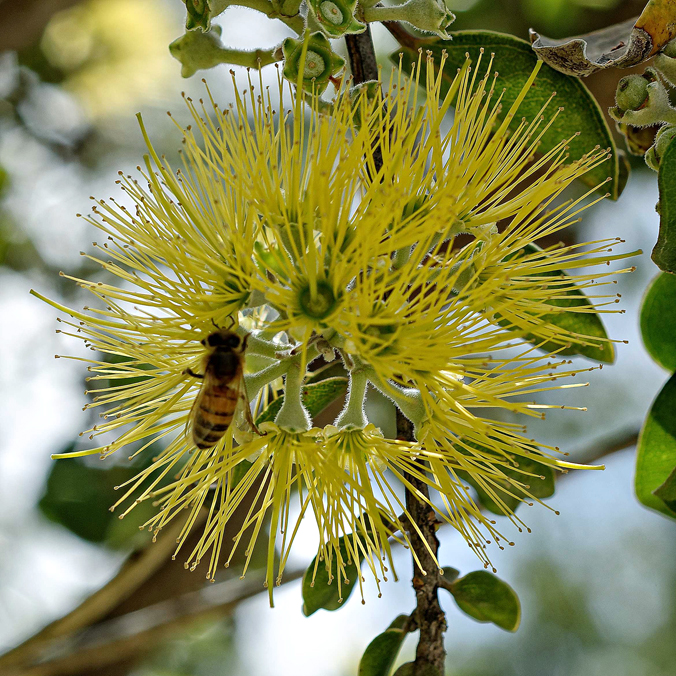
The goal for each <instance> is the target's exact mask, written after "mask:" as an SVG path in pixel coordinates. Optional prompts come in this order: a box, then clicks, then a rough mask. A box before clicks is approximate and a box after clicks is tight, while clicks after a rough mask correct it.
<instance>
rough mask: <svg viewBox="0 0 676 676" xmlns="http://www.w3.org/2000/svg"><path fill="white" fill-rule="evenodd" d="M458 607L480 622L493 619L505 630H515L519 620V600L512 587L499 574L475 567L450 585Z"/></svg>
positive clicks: (493, 621)
mask: <svg viewBox="0 0 676 676" xmlns="http://www.w3.org/2000/svg"><path fill="white" fill-rule="evenodd" d="M450 591H451V594H453V598H454V599H455V602H456V603H457V604H458V606H459V608H460V610H462V611H463V612H465V613H467V615H469V616H470V617H473V618H474V619H475V620H478V621H479V622H492V623H493V624H495V625H497V626H498V627H500V628H501V629H505V630H506V631H516V630H517V629H518V628H519V623H520V622H521V604H520V603H519V597H518V596H517V595H516V593H515V592H514V590H513V589H512V588H511V587H510V586H509V585H508V584H507V583H506V582H503V581H502V580H501V579H500V578H499V577H496V576H495V575H493V574H492V573H489V572H488V571H485V570H477V571H474V572H473V573H468V574H467V575H465V576H464V577H461V578H459V579H458V580H456V581H455V582H454V583H453V584H452V585H451V590H450Z"/></svg>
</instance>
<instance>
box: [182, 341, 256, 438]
mask: <svg viewBox="0 0 676 676" xmlns="http://www.w3.org/2000/svg"><path fill="white" fill-rule="evenodd" d="M248 337H249V336H248V334H247V335H246V336H244V338H240V337H239V336H238V335H237V334H236V333H234V332H233V331H230V330H228V329H219V330H218V331H214V333H212V334H210V335H209V336H207V337H206V338H205V339H203V340H202V341H200V342H201V343H202V345H204V346H205V347H207V348H208V349H209V351H208V353H207V355H206V356H205V358H204V374H199V373H194V372H193V371H192V370H191V369H189V368H188V369H186V370H185V371H184V373H185V374H187V375H189V376H192V377H193V378H199V379H201V380H202V387H201V388H200V391H199V394H198V395H197V398H196V399H195V403H194V404H193V407H192V410H191V411H190V417H189V420H190V424H191V427H192V439H193V441H194V442H195V446H197V448H211V447H212V446H215V445H216V444H217V443H218V442H219V441H220V439H221V437H222V436H223V435H224V434H225V433H226V431H227V429H228V427H230V423H231V422H232V420H233V418H234V417H235V415H236V414H237V413H238V412H240V411H241V412H242V413H243V414H244V417H245V420H246V422H247V423H248V426H249V427H250V428H251V429H253V430H254V431H255V432H256V433H257V434H260V432H259V431H258V429H257V428H256V425H255V424H254V422H253V418H252V417H251V409H250V408H249V399H248V397H247V395H246V389H245V387H244V352H245V350H246V341H247V338H248Z"/></svg>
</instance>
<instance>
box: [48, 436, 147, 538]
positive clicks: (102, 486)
mask: <svg viewBox="0 0 676 676" xmlns="http://www.w3.org/2000/svg"><path fill="white" fill-rule="evenodd" d="M73 449H74V444H71V445H70V446H68V447H67V448H65V449H64V450H63V451H62V452H63V453H68V452H70V451H72V450H73ZM138 471H139V466H138V465H134V466H130V465H126V466H122V465H117V466H114V467H110V468H103V467H97V466H95V465H92V464H91V461H89V462H88V461H86V460H84V459H82V458H73V459H72V460H59V461H58V462H55V463H54V464H53V465H52V470H51V472H50V473H49V477H48V479H47V485H46V487H45V492H44V494H43V496H42V498H41V499H40V502H39V503H38V507H39V509H40V511H41V512H42V513H43V514H44V515H45V516H46V517H47V518H48V519H50V520H51V521H54V522H55V523H58V524H61V525H62V526H64V527H65V528H67V529H68V530H70V531H71V532H72V533H75V535H78V536H79V537H81V538H83V539H84V540H88V541H89V542H96V543H101V544H103V543H105V544H106V545H108V546H110V547H123V548H125V547H129V546H130V545H132V544H133V541H134V540H136V539H139V538H140V537H143V538H144V539H147V534H146V535H142V534H141V533H140V531H139V529H138V527H139V526H140V525H141V524H142V523H143V522H144V521H146V519H147V518H149V517H150V516H151V515H152V514H153V513H154V511H155V510H154V508H153V507H152V505H151V504H150V501H147V502H144V503H141V504H139V505H137V506H136V507H135V509H134V511H133V512H132V513H131V514H129V515H128V516H127V517H125V518H124V519H123V520H120V519H119V517H118V515H117V514H114V513H112V512H111V511H110V506H111V505H112V504H113V503H115V502H116V500H118V499H119V497H120V493H119V492H117V491H115V488H114V487H115V486H118V485H120V484H122V483H124V482H125V481H128V480H129V479H131V478H132V477H134V476H135V475H136V474H137V473H138Z"/></svg>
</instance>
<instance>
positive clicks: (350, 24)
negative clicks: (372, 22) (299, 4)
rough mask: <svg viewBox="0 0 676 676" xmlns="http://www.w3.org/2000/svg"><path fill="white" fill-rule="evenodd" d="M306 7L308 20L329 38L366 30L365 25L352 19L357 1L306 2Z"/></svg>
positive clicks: (315, 0)
mask: <svg viewBox="0 0 676 676" xmlns="http://www.w3.org/2000/svg"><path fill="white" fill-rule="evenodd" d="M308 7H309V8H310V14H309V17H308V20H311V21H312V23H313V24H314V25H316V26H317V28H319V29H320V30H321V31H323V32H324V33H325V34H326V35H328V36H329V37H331V38H339V37H341V36H342V35H345V34H349V33H363V32H364V31H365V30H366V24H363V23H361V22H359V21H357V20H356V19H355V18H354V11H355V9H356V7H357V0H308Z"/></svg>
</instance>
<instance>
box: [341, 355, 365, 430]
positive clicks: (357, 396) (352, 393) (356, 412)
mask: <svg viewBox="0 0 676 676" xmlns="http://www.w3.org/2000/svg"><path fill="white" fill-rule="evenodd" d="M368 384H369V380H368V377H367V371H366V369H365V368H364V367H363V366H362V365H357V366H355V368H353V369H352V371H350V390H349V394H348V397H347V405H346V406H345V408H344V409H343V411H342V413H341V414H340V415H339V416H338V418H336V423H335V424H336V426H337V427H351V428H354V429H360V430H361V429H364V427H366V425H368V419H367V418H366V414H365V413H364V399H365V397H366V388H367V387H368Z"/></svg>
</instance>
